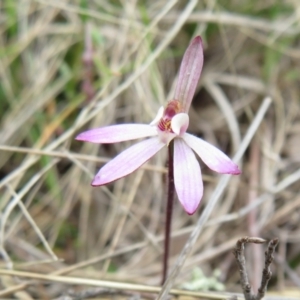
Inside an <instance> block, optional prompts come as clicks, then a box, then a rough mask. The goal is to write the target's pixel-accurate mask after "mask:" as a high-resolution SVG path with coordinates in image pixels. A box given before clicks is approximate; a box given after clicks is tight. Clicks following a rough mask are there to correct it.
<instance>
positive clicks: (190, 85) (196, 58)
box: [174, 36, 203, 112]
mask: <svg viewBox="0 0 300 300" xmlns="http://www.w3.org/2000/svg"><path fill="white" fill-rule="evenodd" d="M202 66H203V47H202V40H201V37H200V36H197V37H195V38H194V39H193V41H192V42H191V43H190V45H189V47H188V48H187V50H186V51H185V54H184V56H183V59H182V62H181V65H180V71H179V77H178V82H177V85H176V89H175V95H174V96H175V97H174V98H175V99H176V100H179V101H180V102H181V103H182V107H183V110H184V112H188V110H189V108H190V105H191V102H192V99H193V96H194V94H195V90H196V87H197V85H198V81H199V77H200V74H201V71H202Z"/></svg>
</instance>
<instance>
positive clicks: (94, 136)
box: [76, 124, 157, 144]
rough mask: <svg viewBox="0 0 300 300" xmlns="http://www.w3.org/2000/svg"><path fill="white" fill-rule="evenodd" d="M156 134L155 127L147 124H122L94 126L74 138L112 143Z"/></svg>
mask: <svg viewBox="0 0 300 300" xmlns="http://www.w3.org/2000/svg"><path fill="white" fill-rule="evenodd" d="M155 135H157V130H156V128H154V127H152V126H150V125H147V124H122V125H112V126H107V127H102V128H96V129H92V130H88V131H85V132H82V133H80V134H79V135H78V136H77V137H76V140H79V141H85V142H91V143H99V144H112V143H117V142H123V141H129V140H134V139H139V138H144V137H149V136H155Z"/></svg>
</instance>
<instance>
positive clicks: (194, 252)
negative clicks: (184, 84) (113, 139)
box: [0, 0, 300, 299]
mask: <svg viewBox="0 0 300 300" xmlns="http://www.w3.org/2000/svg"><path fill="white" fill-rule="evenodd" d="M253 3H254V4H253ZM0 33H1V34H0V78H1V82H0V109H1V110H0V180H1V181H0V199H1V200H0V217H1V223H0V268H1V270H0V274H4V273H5V271H4V269H6V268H8V269H11V270H10V271H9V272H8V271H7V273H6V275H1V280H0V286H1V289H2V290H0V298H1V297H7V298H13V299H53V298H59V299H63V296H64V295H65V294H66V293H67V291H68V289H69V288H70V284H71V285H72V289H73V291H75V292H77V293H79V292H80V291H81V292H82V291H83V292H88V291H89V292H91V293H92V291H91V290H88V291H87V290H86V289H87V285H89V282H88V279H91V280H92V279H93V282H96V281H97V280H98V281H97V284H92V283H91V282H92V281H91V282H90V283H91V284H90V285H91V286H95V285H96V286H98V287H102V288H103V290H101V291H102V292H106V293H108V294H109V295H110V296H109V295H108V296H104V294H102V296H98V298H99V299H104V298H105V297H106V298H111V297H116V299H118V298H117V297H118V296H119V297H120V299H121V298H122V299H126V298H129V297H133V296H134V295H136V293H138V294H141V297H142V298H143V297H145V298H147V297H150V298H151V297H154V296H153V295H152V296H151V294H150V293H154V295H155V293H156V295H157V289H155V288H154V287H146V285H148V286H152V285H153V286H157V285H159V283H160V273H161V260H162V251H163V249H162V240H163V226H164V211H165V203H166V200H165V198H166V197H165V193H166V191H165V173H166V169H165V165H166V153H165V152H163V151H162V152H161V153H160V154H159V155H156V156H155V157H154V158H153V159H152V160H151V161H150V162H149V163H148V164H146V165H145V166H143V167H142V168H141V169H140V170H138V171H136V172H134V173H133V174H132V175H130V176H128V177H126V178H124V179H121V180H118V181H117V182H115V183H114V184H111V185H108V186H105V187H101V188H92V187H91V186H90V181H91V179H92V178H93V176H94V175H95V173H96V172H97V170H98V169H99V167H100V166H101V165H102V164H103V162H106V161H108V160H109V159H110V158H112V157H113V156H115V155H116V154H117V153H119V152H120V151H121V150H122V149H125V148H127V147H128V146H129V145H131V144H132V143H131V142H125V143H120V144H115V145H110V146H98V145H94V144H87V143H86V144H84V143H81V142H76V141H74V136H75V135H76V133H78V132H81V131H83V130H85V129H86V128H94V127H100V126H105V125H108V124H114V123H126V122H136V123H149V122H150V121H151V120H152V119H153V118H154V116H155V115H156V112H157V110H158V108H159V107H160V106H161V105H164V104H165V103H166V101H167V100H169V99H171V98H172V94H173V89H174V82H175V81H176V74H177V70H178V66H179V63H180V60H181V57H182V55H183V52H184V50H185V48H186V47H187V45H188V43H189V41H190V40H191V38H192V37H193V36H195V35H198V34H200V35H201V36H202V37H203V40H204V44H205V64H204V70H203V74H202V77H201V80H200V84H199V87H198V89H197V94H196V96H195V98H194V101H193V107H192V108H191V111H190V118H191V119H190V128H189V131H190V132H192V133H194V134H196V135H198V136H201V137H203V138H205V139H206V140H207V141H209V142H211V143H213V144H215V145H217V146H218V147H219V148H221V149H222V150H224V151H225V152H226V153H228V155H229V156H231V157H234V155H235V154H236V153H238V155H237V156H235V158H236V159H237V160H239V165H240V167H241V169H242V175H241V176H239V177H234V178H230V177H227V176H218V175H216V174H215V173H213V172H210V171H209V170H208V168H207V167H205V166H204V165H203V164H202V166H203V167H202V171H203V174H204V176H203V177H204V185H205V194H204V198H203V200H202V204H201V208H200V209H199V210H198V212H197V213H196V214H195V215H193V216H188V215H186V214H185V213H184V211H183V210H182V208H181V206H180V205H179V203H178V201H177V202H176V204H175V211H174V220H173V227H172V228H173V240H172V256H171V260H170V261H171V265H172V266H175V265H177V266H178V268H177V269H176V271H174V272H173V273H172V277H171V279H172V280H171V281H170V282H169V283H168V284H169V285H168V286H166V288H168V289H169V288H171V287H174V288H180V287H181V284H182V283H183V282H190V281H191V273H192V271H193V270H194V268H195V267H196V266H198V267H201V269H202V271H203V272H204V274H205V276H206V277H207V278H209V277H212V276H213V275H212V274H213V272H214V270H216V269H219V270H220V271H221V275H220V276H219V277H218V281H219V282H222V283H223V284H224V286H225V289H226V291H227V292H240V286H239V278H238V270H237V267H236V263H235V261H234V256H233V255H232V253H231V250H232V249H233V247H234V244H235V243H236V241H237V240H238V239H239V238H241V237H243V236H245V235H251V236H260V237H262V238H265V239H270V238H273V237H275V236H277V237H279V240H280V244H279V249H278V252H277V255H276V259H275V260H276V263H275V265H274V266H273V279H272V281H271V283H270V289H269V290H270V291H272V292H273V295H277V296H278V297H281V299H282V298H283V297H295V298H297V297H300V296H299V294H300V290H299V287H300V275H299V274H300V227H299V219H300V198H299V197H300V196H299V189H300V181H299V180H300V172H299V166H300V154H299V144H300V115H299V108H300V103H299V95H300V84H299V78H300V71H299V70H300V48H299V47H300V38H299V37H300V5H299V2H298V1H296V0H294V1H293V0H289V1H288V0H286V1H282V2H280V1H276V0H266V1H250V0H248V1H235V0H230V1H221V0H219V1H218V0H216V1H213V0H207V1H196V0H190V1H188V2H186V1H175V0H174V1H172V0H169V1H167V0H164V1H120V2H119V1H107V0H100V1H99V0H98V1H96V0H93V1H92V0H91V1H87V0H86V1H79V0H72V1H71V0H70V1H67V0H61V1H58V0H55V1H44V0H19V1H9V0H3V1H1V2H0ZM268 95H269V96H271V98H272V103H271V105H270V106H269V105H268V104H266V105H265V111H264V112H263V114H261V115H259V110H260V108H261V107H262V105H263V104H262V103H263V99H264V98H265V97H266V96H268ZM259 117H262V121H261V122H259V119H257V118H259ZM255 122H256V123H255ZM251 126H252V127H251ZM249 128H252V129H253V131H252V134H251V136H250V137H251V139H249V140H248V141H245V136H247V132H248V130H249ZM241 154H243V155H242V156H241ZM220 188H222V189H223V191H222V190H221V189H220ZM212 203H213V204H212ZM213 205H215V206H214V207H213ZM207 208H208V209H207ZM205 209H206V212H205V213H204V214H202V213H203V211H204V210H205ZM191 233H192V234H191ZM187 241H188V243H187ZM184 247H185V252H184V253H183V252H181V251H182V249H183V248H184ZM248 250H249V251H248V253H247V260H248V263H249V266H248V268H249V273H250V274H251V282H252V284H253V286H254V287H257V286H258V284H259V281H260V276H261V269H262V267H263V257H264V256H263V247H262V246H259V247H255V248H254V247H253V248H251V246H249V249H248ZM180 253H181V256H180ZM178 257H181V261H180V260H178ZM1 272H2V273H1ZM14 272H19V273H14ZM37 273H42V274H43V276H42V275H40V277H38V276H39V275H38V274H37ZM12 274H17V275H19V277H18V278H16V277H13V276H12ZM35 276H37V277H35ZM54 277H57V278H58V279H57V280H53V278H54ZM72 277H76V278H79V279H76V280H75V279H74V280H73V281H72ZM26 278H28V279H30V278H31V280H30V281H29V280H27V281H25V279H26ZM51 278H52V279H51ZM37 279H40V280H37ZM80 279H81V281H80ZM45 280H46V281H45ZM100 280H102V281H100ZM80 282H81V284H80ZM101 282H102V284H101ZM103 282H112V283H113V284H114V283H115V282H117V286H114V285H113V290H111V288H112V286H110V285H108V286H107V285H105V284H103ZM118 283H119V286H118ZM129 283H130V284H132V286H131V288H130V287H129V286H127V285H126V284H129ZM134 286H140V287H141V286H142V287H144V288H141V289H136V288H134ZM118 287H119V288H118ZM115 288H117V289H118V290H120V289H121V291H117V290H114V289H115ZM107 289H109V290H107ZM133 290H134V291H136V292H131V291H133ZM95 294H96V293H95ZM175 294H176V295H179V294H178V293H175ZM183 294H184V293H183ZM186 295H188V292H187V293H186ZM189 295H190V297H192V296H193V297H195V296H196V295H198V296H199V297H202V298H203V299H225V298H226V296H225V294H222V295H221V296H220V295H216V293H215V292H212V293H208V294H207V293H205V292H203V291H200V292H193V293H190V294H189ZM279 295H281V296H279ZM85 296H87V293H86V294H85ZM70 297H71V298H72V299H77V298H80V297H81V298H82V297H83V295H82V294H81V296H79V294H77V298H76V295H75V296H74V293H73V295H72V296H70ZM94 297H96V296H95V295H94ZM178 297H179V296H178ZM218 297H219V298H218ZM269 297H271V296H269ZM65 299H67V298H66V297H65ZM95 299H96V298H95ZM182 299H183V298H182ZM184 299H186V298H184Z"/></svg>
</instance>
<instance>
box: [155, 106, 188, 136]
mask: <svg viewBox="0 0 300 300" xmlns="http://www.w3.org/2000/svg"><path fill="white" fill-rule="evenodd" d="M181 112H183V110H182V105H181V103H180V102H179V101H178V100H171V101H169V103H168V104H167V106H166V108H165V110H164V115H163V117H162V118H161V119H160V121H159V123H158V124H157V127H158V128H159V129H160V130H161V131H168V132H172V133H173V131H172V128H171V120H172V118H173V117H174V116H175V115H177V114H178V113H181Z"/></svg>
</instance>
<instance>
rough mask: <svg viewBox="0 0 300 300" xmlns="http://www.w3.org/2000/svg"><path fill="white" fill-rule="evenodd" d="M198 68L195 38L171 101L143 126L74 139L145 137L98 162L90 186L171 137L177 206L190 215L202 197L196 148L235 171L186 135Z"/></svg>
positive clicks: (222, 169) (128, 169)
mask: <svg viewBox="0 0 300 300" xmlns="http://www.w3.org/2000/svg"><path fill="white" fill-rule="evenodd" d="M202 66H203V47H202V40H201V37H200V36H197V37H196V38H194V40H193V41H192V42H191V44H190V45H189V47H188V48H187V50H186V52H185V54H184V57H183V60H182V63H181V67H180V72H179V78H178V83H177V86H176V89H175V95H174V100H171V101H169V102H168V104H167V105H166V107H161V108H160V109H159V111H158V113H157V116H156V117H155V119H154V120H153V121H152V122H151V124H150V125H147V124H122V125H112V126H108V127H103V128H97V129H92V130H89V131H86V132H83V133H81V134H79V135H78V136H77V137H76V139H77V140H80V141H86V142H91V143H101V144H111V143H117V142H122V141H128V140H133V139H138V138H145V137H151V138H149V139H146V140H144V141H142V142H139V143H137V144H135V145H133V146H131V147H130V148H128V149H127V150H125V151H123V152H122V153H120V154H119V155H118V156H116V157H115V158H114V159H113V160H111V161H110V162H108V163H107V164H106V165H104V166H103V167H102V168H101V169H100V171H99V172H98V174H97V175H96V176H95V178H94V180H93V182H92V186H100V185H104V184H107V183H109V182H112V181H115V180H117V179H119V178H122V177H124V176H126V175H128V174H130V173H132V172H133V171H135V170H136V169H138V168H139V167H140V166H141V165H143V164H144V163H145V162H147V161H148V160H149V159H150V158H151V157H152V156H153V155H155V154H156V153H157V152H158V151H159V150H161V149H162V148H163V147H165V146H168V144H169V143H170V141H171V140H173V139H174V184H175V189H176V192H177V195H178V199H179V201H180V202H181V204H182V206H183V208H184V209H185V211H186V212H187V213H188V214H193V213H194V212H195V211H196V209H197V207H198V206H199V203H200V200H201V198H202V196H203V182H202V177H201V170H200V166H199V163H198V161H197V159H196V157H195V154H194V152H196V153H197V154H198V155H199V157H200V158H201V159H202V160H203V162H204V163H205V164H206V165H207V166H208V167H209V168H210V169H212V170H214V171H216V172H218V173H222V174H234V175H237V174H240V170H239V168H238V166H237V165H236V164H235V163H233V162H232V161H231V160H230V159H229V157H227V156H226V155H225V154H224V153H223V152H221V151H220V150H218V149H217V148H216V147H214V146H212V145H210V144H209V143H207V142H205V141H204V140H202V139H200V138H197V137H195V136H193V135H191V134H188V133H186V130H187V128H188V125H189V116H188V114H187V113H188V110H189V108H190V105H191V101H192V98H193V96H194V93H195V90H196V87H197V84H198V81H199V77H200V74H201V70H202ZM192 150H194V152H193V151H192Z"/></svg>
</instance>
